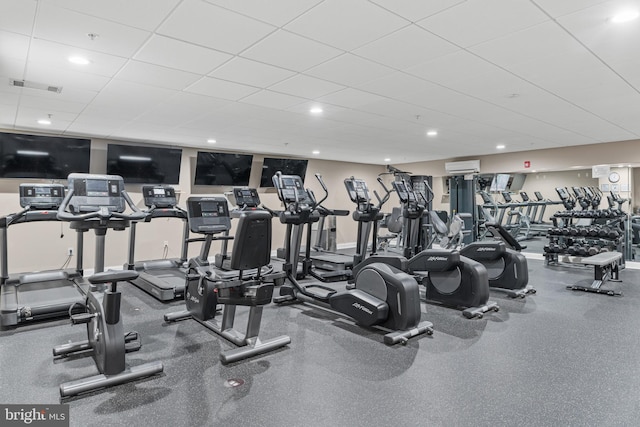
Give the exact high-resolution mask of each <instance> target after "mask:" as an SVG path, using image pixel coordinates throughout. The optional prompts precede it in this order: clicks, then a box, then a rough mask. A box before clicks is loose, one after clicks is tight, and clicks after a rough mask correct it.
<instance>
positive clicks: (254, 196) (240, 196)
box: [233, 188, 260, 208]
mask: <svg viewBox="0 0 640 427" xmlns="http://www.w3.org/2000/svg"><path fill="white" fill-rule="evenodd" d="M233 198H234V199H235V201H236V205H237V206H238V207H239V208H257V207H258V206H260V196H258V191H257V190H256V189H255V188H234V189H233Z"/></svg>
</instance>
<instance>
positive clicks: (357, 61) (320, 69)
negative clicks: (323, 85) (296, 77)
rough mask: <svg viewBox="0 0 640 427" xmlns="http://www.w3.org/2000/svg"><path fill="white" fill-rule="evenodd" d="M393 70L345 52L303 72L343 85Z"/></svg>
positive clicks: (359, 81)
mask: <svg viewBox="0 0 640 427" xmlns="http://www.w3.org/2000/svg"><path fill="white" fill-rule="evenodd" d="M393 72H394V70H393V69H392V68H389V67H385V66H384V65H380V64H376V63H375V62H371V61H369V60H367V59H364V58H360V57H357V56H355V55H352V54H350V53H345V54H343V55H341V56H339V57H337V58H335V59H332V60H331V61H327V62H325V63H324V64H322V65H319V66H317V67H314V68H312V69H310V70H307V71H306V72H305V74H308V75H310V76H314V77H318V78H321V79H325V80H329V81H332V82H334V83H338V84H341V85H344V86H355V85H358V84H364V83H367V82H370V81H371V80H374V79H377V78H380V77H382V76H385V75H388V74H391V73H393Z"/></svg>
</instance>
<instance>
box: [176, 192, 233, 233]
mask: <svg viewBox="0 0 640 427" xmlns="http://www.w3.org/2000/svg"><path fill="white" fill-rule="evenodd" d="M187 212H188V215H189V228H190V229H191V231H192V232H194V233H199V234H216V233H223V232H225V231H229V230H230V229H231V218H229V206H228V205H227V199H225V198H224V197H189V198H188V199H187Z"/></svg>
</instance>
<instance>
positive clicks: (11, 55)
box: [0, 31, 30, 66]
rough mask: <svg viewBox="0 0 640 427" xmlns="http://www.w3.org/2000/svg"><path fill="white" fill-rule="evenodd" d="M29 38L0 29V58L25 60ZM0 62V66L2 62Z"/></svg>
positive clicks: (3, 59)
mask: <svg viewBox="0 0 640 427" xmlns="http://www.w3.org/2000/svg"><path fill="white" fill-rule="evenodd" d="M29 42H30V38H29V37H28V36H24V35H21V34H15V33H10V32H7V31H0V58H2V62H4V61H5V60H8V59H11V60H18V61H25V60H26V59H27V53H28V52H29ZM2 62H0V66H1V64H2Z"/></svg>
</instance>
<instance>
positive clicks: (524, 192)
mask: <svg viewBox="0 0 640 427" xmlns="http://www.w3.org/2000/svg"><path fill="white" fill-rule="evenodd" d="M520 197H522V201H523V202H528V201H529V195H528V194H527V192H526V191H521V192H520Z"/></svg>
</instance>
